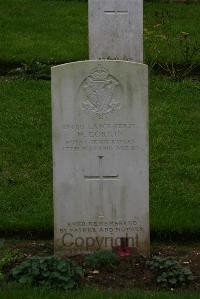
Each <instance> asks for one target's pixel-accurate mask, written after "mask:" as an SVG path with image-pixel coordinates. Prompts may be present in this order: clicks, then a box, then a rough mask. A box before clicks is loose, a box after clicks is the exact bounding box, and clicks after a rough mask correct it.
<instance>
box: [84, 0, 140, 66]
mask: <svg viewBox="0 0 200 299" xmlns="http://www.w3.org/2000/svg"><path fill="white" fill-rule="evenodd" d="M88 7H89V48H90V59H91V60H92V59H123V60H133V61H135V62H143V1H142V0H89V5H88Z"/></svg>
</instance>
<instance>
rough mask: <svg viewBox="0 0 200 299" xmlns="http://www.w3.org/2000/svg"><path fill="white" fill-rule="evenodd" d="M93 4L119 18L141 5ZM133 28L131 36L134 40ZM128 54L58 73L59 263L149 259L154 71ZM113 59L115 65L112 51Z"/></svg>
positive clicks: (54, 103)
mask: <svg viewBox="0 0 200 299" xmlns="http://www.w3.org/2000/svg"><path fill="white" fill-rule="evenodd" d="M93 2H94V3H96V5H97V7H99V8H101V9H103V11H104V12H106V13H108V15H109V14H111V16H112V13H113V11H112V13H111V9H115V10H117V11H118V12H119V11H120V12H121V13H122V9H124V14H125V9H127V10H128V11H129V12H130V11H132V9H133V8H132V7H131V8H130V7H129V6H127V7H125V5H124V6H123V7H122V6H120V7H118V4H119V3H121V2H123V3H125V4H129V5H132V4H133V3H132V2H135V1H131V0H124V1H121V2H119V1H118V0H115V1H114V0H110V1H106V0H102V1H99V0H90V2H89V5H93V4H94V3H93ZM139 2H140V1H139ZM102 3H104V4H105V7H103V6H102ZM108 3H110V5H111V6H112V5H114V7H113V6H112V7H108ZM90 9H91V8H89V10H90ZM140 21H141V20H140ZM90 22H91V19H90ZM141 22H142V21H141ZM90 25H91V23H90ZM94 25H95V24H94ZM129 25H130V22H127V23H126V26H127V28H126V26H125V27H124V29H123V30H125V31H126V32H129V31H130V28H129V27H128V26H129ZM131 28H132V27H131ZM123 30H122V31H123ZM113 34H114V33H113ZM132 38H133V36H132ZM97 39H98V36H97ZM134 41H135V40H134V39H133V44H134ZM93 42H94V43H95V40H94V41H93ZM90 44H91V40H90ZM128 44H129V45H130V44H131V43H129V41H128ZM116 49H117V48H116ZM125 49H126V47H125V46H124V50H123V49H122V51H121V50H120V51H121V52H118V54H119V56H120V57H119V58H121V60H92V61H84V62H75V63H69V64H63V65H59V66H56V67H53V68H52V113H53V162H54V163H53V173H54V174H53V186H54V244H55V253H56V254H58V255H75V254H85V253H88V252H93V251H95V250H111V249H119V248H129V249H130V251H131V250H133V251H135V252H138V253H139V254H143V255H148V254H149V177H148V167H149V158H148V68H147V66H146V65H144V64H141V63H136V62H128V61H123V60H122V59H123V58H124V57H125V56H126V54H127V53H128V52H123V51H125ZM107 50H108V51H109V48H107ZM107 50H106V51H107ZM133 50H134V49H133ZM136 52H137V51H136ZM136 52H135V53H136ZM93 53H94V52H93ZM107 53H108V54H109V52H107ZM110 53H111V55H110V56H112V58H113V59H114V56H113V54H112V45H111V52H110ZM120 53H121V54H120ZM123 53H124V54H123ZM130 53H134V52H130ZM91 55H92V54H91ZM91 55H90V56H91ZM108 56H109V55H108ZM130 57H131V56H130ZM130 57H129V58H130ZM97 58H100V57H99V55H97ZM115 58H116V57H115ZM141 59H142V56H141V57H140V58H138V61H140V60H141Z"/></svg>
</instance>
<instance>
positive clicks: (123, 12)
mask: <svg viewBox="0 0 200 299" xmlns="http://www.w3.org/2000/svg"><path fill="white" fill-rule="evenodd" d="M104 13H105V14H106V15H115V16H117V15H128V10H104Z"/></svg>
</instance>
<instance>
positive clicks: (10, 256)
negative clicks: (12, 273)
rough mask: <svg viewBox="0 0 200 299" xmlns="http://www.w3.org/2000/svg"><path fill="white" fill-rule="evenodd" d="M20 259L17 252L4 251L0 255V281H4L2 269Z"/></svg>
mask: <svg viewBox="0 0 200 299" xmlns="http://www.w3.org/2000/svg"><path fill="white" fill-rule="evenodd" d="M19 258H20V253H19V252H18V251H11V250H5V251H3V252H2V253H1V255H0V281H3V280H4V278H5V277H4V269H5V268H6V267H8V266H9V265H10V264H12V263H14V262H16V260H18V259H19Z"/></svg>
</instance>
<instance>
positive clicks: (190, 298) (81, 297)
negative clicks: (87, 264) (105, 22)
mask: <svg viewBox="0 0 200 299" xmlns="http://www.w3.org/2000/svg"><path fill="white" fill-rule="evenodd" d="M0 298H1V299H19V298H20V299H21V298H23V299H66V298H69V299H149V298H152V299H199V298H200V294H198V293H197V292H196V293H195V292H194V293H189V292H175V293H174V292H164V291H163V292H143V291H129V290H124V291H122V290H121V291H119V290H118V291H113V290H108V291H103V290H101V291H100V290H94V289H83V290H80V291H72V292H60V291H51V290H48V289H40V288H26V289H19V288H17V287H13V286H12V285H11V286H9V285H8V287H6V288H3V289H2V290H0Z"/></svg>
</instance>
